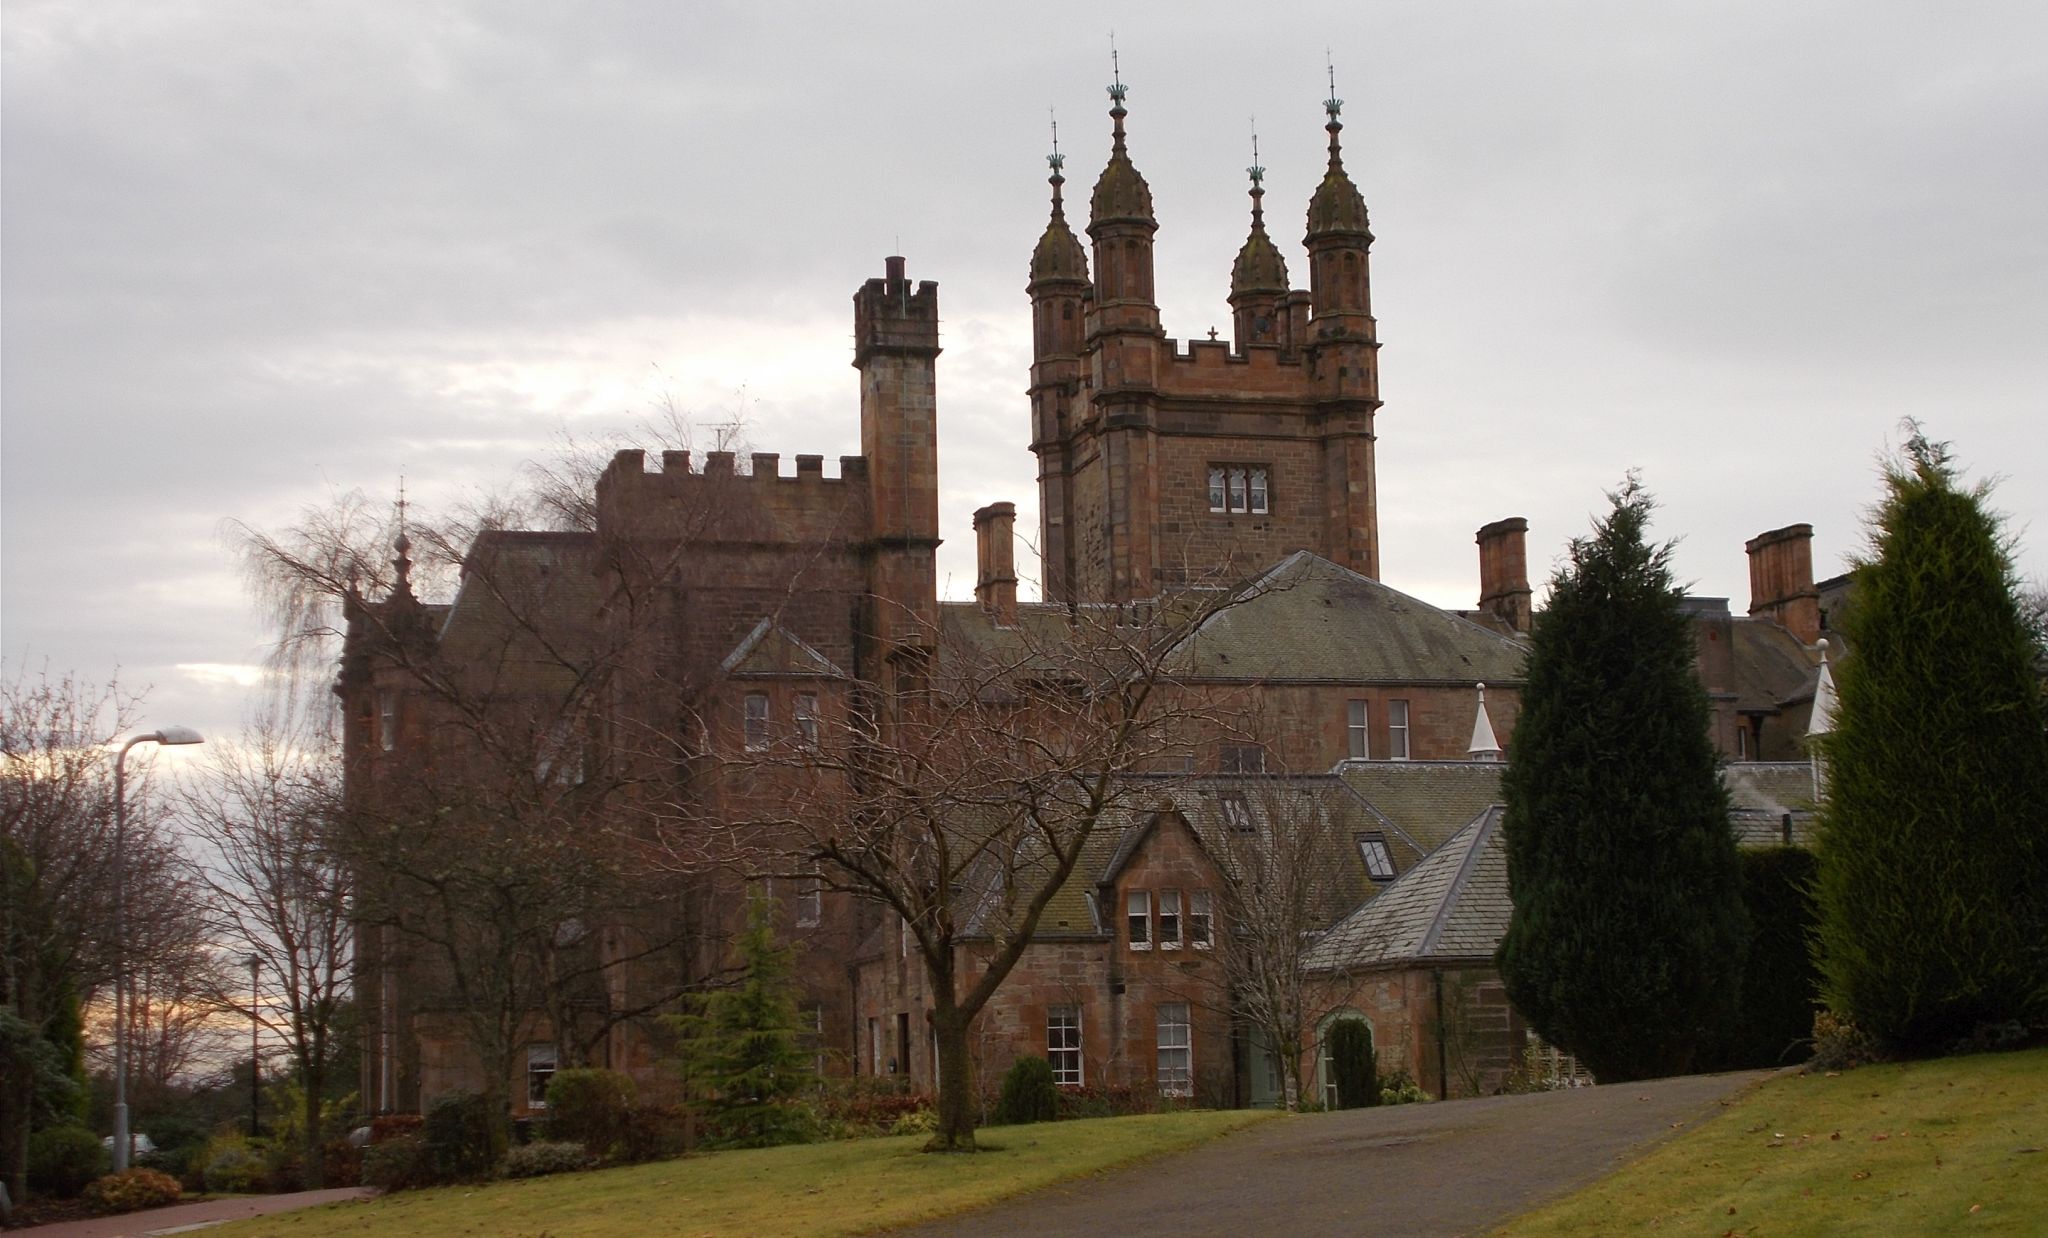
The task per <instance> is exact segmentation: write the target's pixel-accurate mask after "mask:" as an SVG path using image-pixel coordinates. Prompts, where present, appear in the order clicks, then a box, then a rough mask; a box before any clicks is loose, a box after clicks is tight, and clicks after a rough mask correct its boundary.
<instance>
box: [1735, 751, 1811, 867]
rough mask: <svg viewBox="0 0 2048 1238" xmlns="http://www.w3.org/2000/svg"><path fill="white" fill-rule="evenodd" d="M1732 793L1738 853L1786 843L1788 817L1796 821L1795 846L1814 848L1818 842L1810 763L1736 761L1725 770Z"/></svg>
mask: <svg viewBox="0 0 2048 1238" xmlns="http://www.w3.org/2000/svg"><path fill="white" fill-rule="evenodd" d="M1721 785H1723V786H1725V787H1727V788H1728V820H1729V823H1730V824H1731V825H1733V826H1734V828H1735V845H1736V846H1738V847H1775V846H1779V845H1781V844H1782V843H1783V842H1784V841H1785V815H1786V814H1787V813H1790V814H1791V816H1792V841H1793V842H1794V843H1795V844H1797V845H1799V846H1802V847H1803V846H1811V845H1812V843H1813V838H1814V795H1813V765H1812V763H1811V762H1808V761H1734V762H1730V763H1729V764H1727V765H1724V766H1722V767H1721Z"/></svg>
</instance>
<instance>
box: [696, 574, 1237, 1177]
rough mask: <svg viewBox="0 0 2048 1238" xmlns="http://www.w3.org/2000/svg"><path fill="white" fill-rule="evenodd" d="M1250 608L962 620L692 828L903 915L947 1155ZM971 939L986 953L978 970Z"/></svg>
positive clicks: (754, 865)
mask: <svg viewBox="0 0 2048 1238" xmlns="http://www.w3.org/2000/svg"><path fill="white" fill-rule="evenodd" d="M1248 596H1249V594H1247V593H1225V592H1222V591H1209V592H1203V591H1195V590H1190V591H1189V592H1188V593H1187V594H1185V595H1183V597H1182V598H1181V600H1180V602H1179V603H1178V605H1177V607H1176V608H1170V610H1171V612H1172V613H1164V614H1162V613H1154V612H1153V611H1152V610H1151V609H1150V608H1147V612H1146V613H1144V614H1137V613H1133V612H1132V611H1131V610H1130V609H1128V608H1122V607H1092V606H1091V607H1076V608H1070V609H1059V608H1039V609H1029V610H1027V611H1025V612H1024V614H1023V615H1022V616H1021V617H1020V620H1019V622H1018V623H1017V625H1016V626H1014V627H997V628H994V629H993V637H992V638H990V637H988V636H987V633H986V632H984V633H983V634H982V638H979V639H977V638H972V637H969V636H967V635H965V634H964V633H963V632H962V631H961V630H960V628H959V626H958V625H952V626H951V627H950V628H949V629H948V630H946V631H942V632H941V633H938V634H936V636H935V647H934V649H933V652H932V654H931V655H930V657H929V661H928V662H924V663H915V662H913V663H911V664H910V665H909V666H908V667H907V668H905V670H904V673H902V674H899V675H897V676H896V677H895V679H894V681H893V683H891V684H889V685H883V684H877V683H873V682H864V683H860V684H856V685H853V687H852V693H851V705H850V707H849V708H848V709H847V710H846V711H845V712H844V713H843V714H842V715H839V716H836V717H826V718H822V719H820V720H819V721H818V723H817V725H816V730H815V733H814V734H806V733H805V732H803V731H798V732H796V733H793V734H791V735H788V736H786V737H783V738H782V739H781V740H779V741H777V742H775V743H772V744H768V745H755V746H754V750H752V751H743V752H738V753H730V754H728V761H727V764H726V767H725V769H724V771H723V778H722V786H721V795H720V796H719V797H718V802H717V804H716V807H715V808H714V809H713V810H712V812H711V814H710V815H711V819H710V820H708V821H701V822H699V821H694V820H691V821H687V822H686V824H685V827H684V832H683V833H682V835H681V836H680V837H679V838H678V839H677V845H676V848H675V851H676V855H677V857H678V858H679V859H681V860H682V861H683V862H685V863H687V864H690V865H693V866H696V865H708V864H738V865H741V866H742V867H744V868H747V869H749V870H750V871H753V872H757V873H761V872H766V873H775V874H782V875H789V876H802V875H806V874H815V875H816V879H818V880H820V881H822V882H823V883H824V884H825V885H826V886H827V887H829V888H831V889H836V890H842V891H849V892H851V893H853V894H855V895H858V896H860V897H861V898H863V899H866V900H871V901H872V902H874V903H877V904H880V905H881V906H882V907H884V908H886V909H887V912H888V913H892V914H893V915H894V916H895V917H896V918H897V920H898V922H899V924H900V931H901V932H904V933H907V934H908V935H909V945H910V946H911V947H912V948H914V950H915V952H916V955H917V957H918V958H919V960H920V961H921V963H922V966H923V968H924V971H925V974H926V977H927V981H928V988H929V992H930V997H931V1000H932V1004H933V1008H932V1012H931V1019H932V1033H933V1038H934V1041H935V1043H936V1045H937V1058H938V1084H939V1130H938V1133H937V1135H936V1136H935V1137H934V1140H933V1146H934V1147H935V1148H939V1149H945V1150H962V1151H965V1150H972V1149H973V1147H974V1128H975V1121H976V1117H977V1108H978V1106H977V1103H976V1088H975V1082H974V1079H973V1057H972V1028H973V1024H974V1020H975V1017H976V1016H977V1015H978V1014H980V1013H981V1011H982V1010H983V1008H984V1007H986V1006H987V1004H988V1002H989V1000H990V999H991V998H992V997H994V996H995V993H996V991H997V990H998V988H999V987H1000V986H1001V985H1002V983H1003V981H1004V980H1005V978H1007V977H1008V976H1009V974H1010V972H1011V970H1012V969H1013V968H1014V967H1015V966H1016V964H1017V962H1018V960H1019V959H1020V958H1022V957H1023V954H1024V951H1025V949H1026V948H1027V947H1028V946H1029V945H1030V943H1031V940H1032V937H1033V935H1034V934H1035V932H1036V931H1037V927H1038V923H1039V919H1040V917H1041V916H1042V915H1043V913H1044V911H1045V908H1046V906H1047V905H1048V904H1049V903H1050V902H1051V900H1052V899H1053V897H1054V895H1055V894H1056V893H1057V892H1058V891H1059V889H1060V888H1061V887H1062V886H1063V885H1065V884H1066V883H1067V881H1068V880H1069V879H1070V878H1071V877H1072V876H1073V874H1074V869H1075V865H1076V864H1077V863H1078V862H1079V860H1080V858H1081V854H1082V852H1083V850H1084V848H1085V847H1086V846H1087V844H1088V841H1089V839H1090V838H1091V837H1092V836H1093V834H1094V832H1095V831H1096V829H1097V827H1098V826H1099V825H1102V824H1103V823H1104V822H1105V821H1107V820H1113V819H1121V818H1122V817H1123V816H1124V815H1125V814H1126V813H1128V812H1129V811H1130V810H1132V809H1134V808H1135V807H1137V806H1138V805H1139V804H1140V803H1141V802H1142V801H1144V800H1146V798H1147V797H1148V796H1149V795H1152V794H1153V792H1152V791H1151V790H1149V789H1148V788H1147V787H1145V786H1144V785H1143V780H1133V779H1131V778H1129V777H1127V775H1130V774H1133V773H1136V772H1140V771H1144V770H1148V769H1152V768H1154V767H1156V766H1157V765H1159V764H1160V763H1161V762H1162V760H1164V759H1166V758H1168V757H1176V758H1177V756H1178V754H1179V753H1180V752H1181V751H1182V744H1183V743H1184V740H1183V739H1182V738H1181V737H1182V736H1183V734H1184V733H1186V732H1188V731H1190V730H1191V729H1192V728H1193V725H1194V722H1195V720H1196V718H1197V717H1198V716H1206V714H1207V713H1208V712H1209V711H1210V709H1211V706H1210V704H1209V702H1208V701H1207V700H1206V699H1205V698H1203V697H1201V696H1200V695H1199V694H1197V693H1193V692H1190V691H1188V690H1187V689H1186V688H1185V686H1184V685H1183V683H1182V675H1183V673H1184V668H1185V666H1186V665H1187V664H1188V660H1189V657H1190V654H1191V651H1192V647H1193V645H1194V643H1195V642H1196V641H1197V640H1198V637H1199V633H1200V631H1201V628H1202V625H1203V624H1204V623H1205V622H1207V621H1208V620H1210V619H1211V618H1213V617H1214V616H1215V615H1216V614H1218V613H1219V612H1220V611H1222V610H1224V609H1226V608H1229V607H1232V606H1235V605H1237V604H1239V603H1241V602H1242V601H1244V600H1245V599H1246V598H1247V597H1248ZM970 940H972V941H974V942H976V943H981V942H986V949H985V950H983V949H980V948H978V945H977V948H976V949H975V950H974V951H973V953H972V956H971V957H970V954H969V951H968V950H967V949H966V945H967V943H968V942H969V941H970Z"/></svg>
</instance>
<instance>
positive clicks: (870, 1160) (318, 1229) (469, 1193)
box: [213, 1110, 1272, 1238]
mask: <svg viewBox="0 0 2048 1238" xmlns="http://www.w3.org/2000/svg"><path fill="white" fill-rule="evenodd" d="M1270 1116H1272V1115H1271V1114H1270V1113H1269V1112H1266V1111H1261V1110H1251V1111H1243V1110H1239V1111H1229V1112H1202V1113H1162V1114H1154V1115H1149V1116H1144V1117H1131V1118H1093V1119H1088V1120H1084V1121H1076V1122H1048V1123H1043V1124H1039V1125H1035V1126H1012V1127H998V1128H990V1129H988V1130H985V1131H983V1132H981V1134H980V1139H981V1142H982V1143H983V1145H984V1146H985V1147H992V1148H995V1149H997V1150H996V1151H986V1152H982V1153H977V1154H975V1155H973V1156H937V1155H930V1154H927V1153H925V1152H923V1151H921V1150H920V1149H922V1148H923V1146H924V1143H925V1139H926V1136H923V1135H911V1136H903V1137H900V1138H893V1139H858V1140H848V1141H846V1142H842V1143H821V1144H803V1145H799V1146H796V1147H788V1148H763V1149H760V1150H756V1151H741V1152H718V1153H713V1154H710V1155H706V1156H693V1157H688V1158H685V1159H683V1160H679V1161H663V1162H661V1163H659V1164H654V1165H634V1166H630V1167H627V1168H624V1169H603V1170H598V1171H596V1172H593V1173H581V1174H564V1175H560V1176H557V1177H552V1178H529V1179H524V1180H521V1181H516V1182H496V1183H492V1184H489V1185H487V1186H474V1187H445V1188H441V1189H438V1190H431V1191H408V1192H403V1193H400V1194H397V1195H392V1196H388V1197H385V1198H382V1199H376V1200H371V1201H369V1202H366V1203H354V1204H332V1205H328V1206H326V1207H322V1208H312V1209H307V1210H304V1211H300V1212H288V1213H281V1214H279V1215H276V1216H269V1217H263V1218H260V1219H257V1220H254V1221H244V1222H240V1223H238V1224H235V1225H227V1226H222V1227H221V1228H220V1229H218V1230H216V1231H213V1232H216V1233H219V1234H222V1235H235V1234H242V1235H253V1234H284V1235H292V1236H293V1238H315V1236H317V1235H324V1234H364V1233H380V1234H408V1235H442V1234H492V1235H499V1234H502V1235H508V1236H509V1235H535V1236H538V1235H543V1234H544V1235H547V1236H548V1238H571V1236H572V1235H585V1234H633V1235H638V1234H653V1233H661V1234H748V1235H767V1234H863V1233H868V1232H871V1231H873V1230H877V1229H883V1228H887V1227H890V1226H896V1225H906V1224H910V1223H912V1222H915V1221H925V1220H931V1219H933V1218H936V1217H942V1216H948V1215H951V1214H952V1213H956V1212H961V1211H964V1210H966V1209H969V1208H973V1207H976V1206H978V1205H981V1204H986V1203H990V1202H992V1201H994V1200H998V1199H1001V1198H1003V1197H1004V1196H1007V1195H1014V1194H1016V1193H1018V1192H1020V1191H1028V1190H1031V1189H1033V1188H1035V1187H1041V1186H1046V1185H1048V1184H1050V1183H1054V1182H1058V1181H1060V1180H1062V1179H1065V1178H1075V1177H1080V1176H1082V1175H1085V1174H1090V1173H1094V1172H1097V1171H1099V1170H1103V1169H1109V1168H1112V1167H1115V1166H1119V1165H1127V1164H1129V1163H1131V1162H1132V1161H1136V1160H1140V1159H1143V1158H1144V1157H1148V1156H1155V1155H1158V1154H1159V1153H1162V1152H1172V1151H1176V1150H1178V1149H1181V1148H1186V1147H1190V1146H1192V1145H1194V1144H1197V1143H1201V1142H1204V1141H1205V1140H1208V1139H1212V1138H1215V1137H1216V1136H1218V1135H1222V1134H1225V1133H1227V1132H1229V1131H1234V1130H1238V1129H1240V1128H1242V1127H1244V1126H1247V1125H1249V1124H1251V1123H1253V1122H1257V1121H1259V1120H1261V1119H1263V1118H1267V1117H1270Z"/></svg>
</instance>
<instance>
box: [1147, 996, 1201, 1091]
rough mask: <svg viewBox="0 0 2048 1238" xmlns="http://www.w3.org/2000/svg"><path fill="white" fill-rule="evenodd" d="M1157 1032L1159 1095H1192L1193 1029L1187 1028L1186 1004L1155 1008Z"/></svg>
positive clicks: (1167, 1004)
mask: <svg viewBox="0 0 2048 1238" xmlns="http://www.w3.org/2000/svg"><path fill="white" fill-rule="evenodd" d="M1156 1009H1157V1014H1156V1022H1157V1026H1158V1031H1159V1094H1160V1095H1161V1096H1191V1095H1193V1094H1194V1090H1195V1087H1194V1082H1195V1069H1194V1066H1195V1057H1194V1050H1195V1046H1194V1035H1193V1029H1192V1028H1190V1027H1189V1026H1188V1006H1187V1003H1186V1002H1163V1003H1161V1004H1160V1005H1159V1006H1158V1007H1157V1008H1156Z"/></svg>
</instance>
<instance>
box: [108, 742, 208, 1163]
mask: <svg viewBox="0 0 2048 1238" xmlns="http://www.w3.org/2000/svg"><path fill="white" fill-rule="evenodd" d="M205 742H206V737H205V736H203V735H201V734H200V733H199V732H197V731H195V730H193V729H192V728H191V727H189V726H167V727H165V728H164V729H163V730H161V731H151V732H150V733H149V734H147V735H137V736H134V737H133V738H131V739H129V740H128V742H126V743H124V744H122V745H121V751H120V752H119V753H118V754H116V755H115V757H114V1172H116V1173H119V1172H120V1171H121V1170H124V1169H126V1168H128V1154H129V1152H130V1151H131V1150H132V1149H131V1144H130V1140H129V1135H128V1008H127V1006H126V1004H125V1003H126V1000H127V990H128V926H127V924H126V923H125V922H124V919H123V917H124V916H126V914H127V899H128V882H127V876H128V764H127V762H128V750H129V749H130V748H133V747H134V746H135V745H137V744H163V745H174V744H203V743H205Z"/></svg>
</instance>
